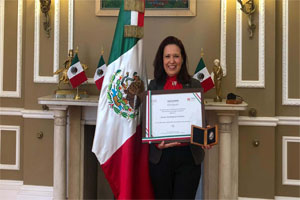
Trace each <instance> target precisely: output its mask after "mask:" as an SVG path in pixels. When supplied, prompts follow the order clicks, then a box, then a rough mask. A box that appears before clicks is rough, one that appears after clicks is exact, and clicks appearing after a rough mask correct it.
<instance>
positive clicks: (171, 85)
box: [164, 76, 182, 90]
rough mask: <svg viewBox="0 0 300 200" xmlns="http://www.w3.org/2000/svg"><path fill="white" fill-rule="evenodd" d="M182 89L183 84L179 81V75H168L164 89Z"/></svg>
mask: <svg viewBox="0 0 300 200" xmlns="http://www.w3.org/2000/svg"><path fill="white" fill-rule="evenodd" d="M178 89H182V84H181V83H179V82H178V81H177V77H176V76H173V77H168V78H167V81H166V83H165V85H164V90H178Z"/></svg>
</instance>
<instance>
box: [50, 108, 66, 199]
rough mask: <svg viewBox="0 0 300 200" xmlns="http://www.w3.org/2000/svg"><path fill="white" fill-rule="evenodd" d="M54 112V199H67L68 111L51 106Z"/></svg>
mask: <svg viewBox="0 0 300 200" xmlns="http://www.w3.org/2000/svg"><path fill="white" fill-rule="evenodd" d="M49 108H50V110H53V111H54V147H53V148H54V158H53V199H55V200H61V199H66V110H67V106H49Z"/></svg>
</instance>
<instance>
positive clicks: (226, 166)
mask: <svg viewBox="0 0 300 200" xmlns="http://www.w3.org/2000/svg"><path fill="white" fill-rule="evenodd" d="M217 115H218V119H219V195H218V196H219V199H232V198H233V196H232V194H231V193H232V188H231V187H232V180H231V178H232V175H231V167H232V166H231V145H232V144H231V133H232V128H231V124H232V120H233V117H234V115H235V114H234V113H227V112H220V113H218V114H217Z"/></svg>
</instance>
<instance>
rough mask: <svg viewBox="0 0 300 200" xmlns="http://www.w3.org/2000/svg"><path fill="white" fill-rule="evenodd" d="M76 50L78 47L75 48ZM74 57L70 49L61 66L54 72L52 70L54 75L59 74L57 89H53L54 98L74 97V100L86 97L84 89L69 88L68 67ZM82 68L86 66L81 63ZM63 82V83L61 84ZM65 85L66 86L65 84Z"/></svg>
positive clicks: (85, 68)
mask: <svg viewBox="0 0 300 200" xmlns="http://www.w3.org/2000/svg"><path fill="white" fill-rule="evenodd" d="M76 52H78V48H77V50H76ZM73 58H74V50H73V49H70V50H69V53H68V58H67V59H66V61H65V62H64V64H63V68H60V69H58V70H57V71H56V72H54V74H55V75H60V78H59V82H58V86H57V87H58V89H57V90H55V97H56V98H74V99H76V100H78V99H80V98H81V97H87V96H88V94H87V91H85V90H79V89H78V87H79V86H78V87H77V89H76V90H75V89H71V88H70V85H71V84H70V80H69V78H68V74H67V73H68V69H69V67H70V66H71V64H72V59H73ZM81 65H82V68H83V70H84V71H85V70H87V69H88V66H87V65H85V64H81ZM61 84H63V85H61ZM66 85H67V86H66Z"/></svg>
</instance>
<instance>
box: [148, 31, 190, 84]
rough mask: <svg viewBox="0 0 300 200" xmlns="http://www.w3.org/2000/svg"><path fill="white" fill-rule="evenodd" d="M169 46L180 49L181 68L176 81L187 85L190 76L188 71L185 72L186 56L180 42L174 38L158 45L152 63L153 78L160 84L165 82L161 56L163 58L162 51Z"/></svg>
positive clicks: (166, 39)
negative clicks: (173, 45)
mask: <svg viewBox="0 0 300 200" xmlns="http://www.w3.org/2000/svg"><path fill="white" fill-rule="evenodd" d="M169 44H175V45H176V46H178V47H179V49H180V53H181V56H182V66H181V69H180V71H179V73H178V75H177V80H178V81H179V82H180V83H182V84H185V83H188V82H189V80H190V78H191V76H190V75H189V73H188V70H187V55H186V52H185V49H184V46H183V44H182V42H181V40H180V39H178V38H176V37H174V36H168V37H166V38H165V39H164V40H163V41H162V42H161V43H160V45H159V47H158V50H157V52H156V56H155V59H154V62H153V67H154V78H155V79H156V80H157V81H158V82H161V83H163V82H165V80H166V79H167V76H168V75H167V73H166V72H165V69H164V64H163V56H164V49H165V47H166V46H167V45H169Z"/></svg>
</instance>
